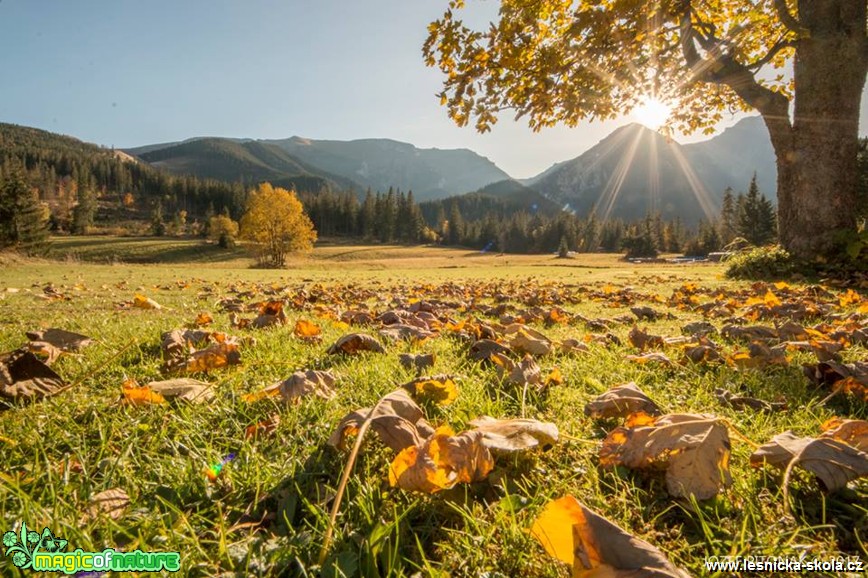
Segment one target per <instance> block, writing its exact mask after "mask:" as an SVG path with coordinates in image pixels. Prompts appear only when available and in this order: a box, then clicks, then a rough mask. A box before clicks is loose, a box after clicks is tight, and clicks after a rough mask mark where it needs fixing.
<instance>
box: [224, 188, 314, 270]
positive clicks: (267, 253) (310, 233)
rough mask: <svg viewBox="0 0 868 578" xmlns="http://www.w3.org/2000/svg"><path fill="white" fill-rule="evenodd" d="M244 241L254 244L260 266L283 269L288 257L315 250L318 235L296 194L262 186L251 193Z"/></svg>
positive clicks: (244, 221) (245, 221)
mask: <svg viewBox="0 0 868 578" xmlns="http://www.w3.org/2000/svg"><path fill="white" fill-rule="evenodd" d="M241 238H242V239H245V240H246V241H249V242H250V243H251V246H252V247H253V251H254V253H255V255H256V258H257V260H258V261H259V264H260V265H263V266H267V267H282V266H283V265H284V264H285V263H286V256H287V255H288V254H289V253H295V252H300V251H309V250H310V249H312V248H313V243H314V241H316V231H315V230H314V228H313V223H311V220H310V219H309V218H308V216H307V215H306V214H305V212H304V208H303V207H302V206H301V202H299V200H298V198H296V196H295V193H294V192H292V191H287V190H286V189H282V188H280V187H277V188H274V187H272V186H271V185H270V184H269V183H262V184H260V185H259V187H258V188H257V189H256V190H255V191H251V193H250V198H249V199H248V201H247V212H246V213H244V216H243V217H242V218H241Z"/></svg>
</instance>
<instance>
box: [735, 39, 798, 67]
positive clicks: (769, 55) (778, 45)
mask: <svg viewBox="0 0 868 578" xmlns="http://www.w3.org/2000/svg"><path fill="white" fill-rule="evenodd" d="M795 45H796V44H795V42H792V41H790V40H784V39H783V38H781V39H780V40H778V41H777V42H775V43H774V45H773V46H772V47H771V48H769V51H768V52H766V55H765V56H763V57H762V58H760V59H759V60H757V61H755V62H751V63H750V64H748V65H747V68H749V69H750V70H756V69H758V68H762V67H763V66H765V65H766V64H768V63H769V62H771V60H772V59H773V58H774V57H775V56H777V54H778V52H780V51H781V50H783V49H784V48H793V47H795Z"/></svg>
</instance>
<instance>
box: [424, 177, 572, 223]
mask: <svg viewBox="0 0 868 578" xmlns="http://www.w3.org/2000/svg"><path fill="white" fill-rule="evenodd" d="M414 195H415V193H414ZM453 204H455V205H457V206H458V210H459V211H461V215H462V217H463V218H464V219H465V220H467V221H474V220H479V219H484V218H485V217H486V216H491V215H496V216H497V217H509V216H510V215H512V214H513V213H518V212H520V211H523V212H525V213H528V214H530V215H535V214H542V215H546V216H553V215H555V214H557V213H558V212H560V210H561V207H560V205H557V204H555V203H554V202H552V201H550V200H549V199H547V198H545V197H544V196H542V195H541V194H539V193H538V192H537V191H535V190H533V189H531V188H529V187H526V186H524V185H523V184H521V183H520V182H518V181H516V180H513V179H507V180H503V181H498V182H496V183H492V184H490V185H487V186H485V187H483V188H481V189H479V190H478V191H474V192H472V193H465V194H463V195H456V196H452V197H446V198H443V199H433V200H429V201H424V202H422V203H420V204H419V208H420V209H421V210H422V215H423V216H424V217H425V220H426V221H427V222H429V223H436V222H437V220H438V214H440V213H441V211H442V214H444V215H449V211H450V210H451V208H452V205H453Z"/></svg>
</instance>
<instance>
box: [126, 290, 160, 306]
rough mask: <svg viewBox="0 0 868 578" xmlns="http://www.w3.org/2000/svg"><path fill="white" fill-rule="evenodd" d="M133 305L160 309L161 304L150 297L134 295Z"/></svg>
mask: <svg viewBox="0 0 868 578" xmlns="http://www.w3.org/2000/svg"><path fill="white" fill-rule="evenodd" d="M133 307H137V308H139V309H162V308H163V306H162V305H160V304H159V303H157V302H156V301H154V300H153V299H151V298H150V297H145V296H144V295H139V294H138V293H136V295H135V296H134V297H133Z"/></svg>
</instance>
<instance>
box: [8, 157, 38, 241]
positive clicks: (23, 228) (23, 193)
mask: <svg viewBox="0 0 868 578" xmlns="http://www.w3.org/2000/svg"><path fill="white" fill-rule="evenodd" d="M47 238H48V215H47V214H46V210H45V209H44V208H43V206H42V204H41V203H40V202H39V196H38V195H37V194H36V191H35V190H34V189H32V188H30V187H29V186H28V185H27V182H26V180H25V177H24V170H23V168H22V167H21V166H20V165H17V164H16V165H13V166H12V167H11V168H10V169H9V170H8V171H7V173H6V175H5V176H4V177H0V247H12V248H14V249H17V250H19V251H22V252H24V253H27V254H29V255H33V254H38V253H40V252H42V251H43V250H44V249H45V245H46V239H47Z"/></svg>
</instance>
